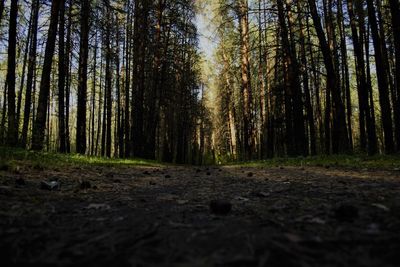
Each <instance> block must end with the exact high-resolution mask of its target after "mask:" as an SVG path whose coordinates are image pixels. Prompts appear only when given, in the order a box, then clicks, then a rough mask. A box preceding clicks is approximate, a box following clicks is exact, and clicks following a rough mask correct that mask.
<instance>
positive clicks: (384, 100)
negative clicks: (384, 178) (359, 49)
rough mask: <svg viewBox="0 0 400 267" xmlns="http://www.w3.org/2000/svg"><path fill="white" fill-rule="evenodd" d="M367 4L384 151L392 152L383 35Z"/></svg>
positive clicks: (370, 5) (370, 7) (391, 126)
mask: <svg viewBox="0 0 400 267" xmlns="http://www.w3.org/2000/svg"><path fill="white" fill-rule="evenodd" d="M367 6H368V17H369V24H370V26H371V33H372V40H373V44H374V50H375V62H376V72H377V76H378V88H379V103H380V106H381V116H382V126H383V132H384V140H385V152H386V153H393V152H394V142H393V125H392V123H393V121H392V111H391V108H390V101H389V84H388V75H387V70H386V68H385V61H384V58H383V49H384V48H383V47H382V40H381V38H384V36H381V35H380V33H379V30H378V24H377V19H376V14H375V12H376V10H375V6H374V2H373V0H367Z"/></svg>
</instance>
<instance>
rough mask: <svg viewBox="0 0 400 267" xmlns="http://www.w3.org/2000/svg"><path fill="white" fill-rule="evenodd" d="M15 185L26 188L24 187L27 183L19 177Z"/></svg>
mask: <svg viewBox="0 0 400 267" xmlns="http://www.w3.org/2000/svg"><path fill="white" fill-rule="evenodd" d="M15 184H16V185H18V186H24V185H26V182H25V180H24V178H21V177H19V178H17V179H16V180H15Z"/></svg>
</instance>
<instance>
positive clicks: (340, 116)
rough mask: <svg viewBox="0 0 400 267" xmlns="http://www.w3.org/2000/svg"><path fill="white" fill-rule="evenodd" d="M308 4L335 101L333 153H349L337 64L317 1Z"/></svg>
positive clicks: (327, 120) (333, 112) (328, 82)
mask: <svg viewBox="0 0 400 267" xmlns="http://www.w3.org/2000/svg"><path fill="white" fill-rule="evenodd" d="M308 3H309V6H310V12H311V16H312V19H313V22H314V27H315V29H316V32H317V36H318V40H319V43H320V46H321V52H322V55H323V58H324V63H325V68H326V72H327V96H328V94H332V100H333V105H332V115H333V128H332V139H333V140H335V142H336V145H335V146H333V147H332V151H333V153H335V154H336V153H346V152H348V151H349V141H348V135H347V128H346V117H345V108H344V105H343V101H342V98H341V94H340V85H339V81H338V79H337V75H336V72H335V64H334V59H333V56H332V51H331V49H330V47H329V45H328V42H327V41H326V37H325V33H324V30H323V28H322V25H321V20H320V18H319V15H318V12H317V7H316V4H315V0H308ZM328 101H329V99H328ZM329 123H330V120H329V118H328V116H326V119H325V124H326V125H327V124H329ZM326 134H327V133H326ZM325 138H327V136H325ZM328 151H329V148H327V147H326V152H328Z"/></svg>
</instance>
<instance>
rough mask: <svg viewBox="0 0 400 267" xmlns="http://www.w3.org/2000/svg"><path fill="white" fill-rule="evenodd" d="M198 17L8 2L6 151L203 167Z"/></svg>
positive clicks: (73, 2)
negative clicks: (55, 153) (195, 20)
mask: <svg viewBox="0 0 400 267" xmlns="http://www.w3.org/2000/svg"><path fill="white" fill-rule="evenodd" d="M194 17H195V1H193V0H180V1H176V0H155V1H147V0H126V1H122V0H104V1H97V0H81V1H77V0H53V1H43V0H26V1H18V0H12V1H5V0H0V34H1V36H0V50H1V51H0V52H1V55H0V90H1V96H0V103H1V107H0V112H1V113H0V142H1V143H2V144H4V145H8V146H13V147H16V146H18V147H22V148H27V149H33V150H48V151H59V152H61V153H70V152H77V153H80V154H86V155H98V156H107V157H111V156H115V157H121V158H124V157H141V158H147V159H157V160H161V161H169V162H176V163H201V162H202V161H203V155H205V154H206V151H208V150H209V149H210V148H209V146H207V144H208V143H210V142H209V141H207V140H209V139H210V138H211V134H210V133H209V131H207V129H208V128H211V127H210V126H209V121H208V119H207V117H206V116H205V115H204V114H206V113H205V107H204V104H203V100H202V97H201V96H202V92H201V88H200V86H199V85H200V84H201V82H200V67H199V66H200V65H199V62H200V56H199V53H198V51H197V42H198V37H197V30H196V27H195V25H194V22H193V21H194ZM5 64H6V65H5Z"/></svg>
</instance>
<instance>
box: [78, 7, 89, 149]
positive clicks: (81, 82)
mask: <svg viewBox="0 0 400 267" xmlns="http://www.w3.org/2000/svg"><path fill="white" fill-rule="evenodd" d="M89 18H90V0H82V1H81V36H80V37H81V41H80V49H79V71H78V75H79V77H78V110H77V120H76V122H77V124H76V152H77V153H79V154H83V155H84V154H85V153H86V105H87V103H86V102H87V67H88V56H89V31H90V28H89Z"/></svg>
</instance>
